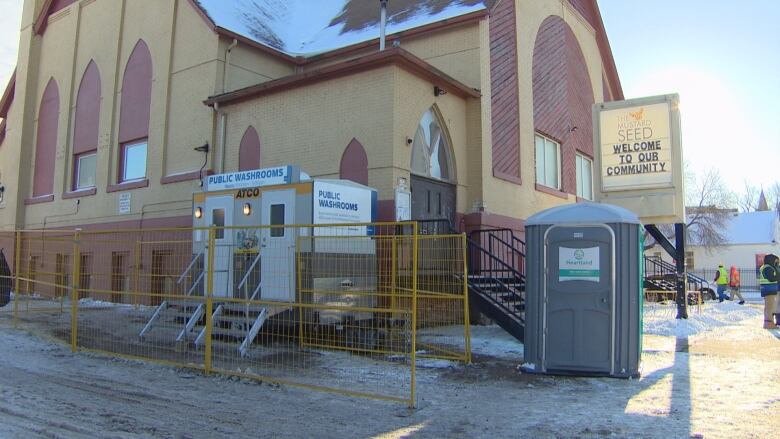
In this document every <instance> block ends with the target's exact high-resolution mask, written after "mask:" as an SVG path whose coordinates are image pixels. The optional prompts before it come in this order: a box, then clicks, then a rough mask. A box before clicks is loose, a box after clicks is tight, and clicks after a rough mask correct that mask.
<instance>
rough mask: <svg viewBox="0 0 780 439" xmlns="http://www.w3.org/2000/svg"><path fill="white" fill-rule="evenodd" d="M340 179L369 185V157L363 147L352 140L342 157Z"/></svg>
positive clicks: (355, 140)
mask: <svg viewBox="0 0 780 439" xmlns="http://www.w3.org/2000/svg"><path fill="white" fill-rule="evenodd" d="M339 178H342V179H344V180H352V181H354V182H355V183H360V184H363V185H368V156H367V155H366V150H365V149H364V148H363V145H361V144H360V142H358V141H357V139H352V141H351V142H349V145H347V149H345V150H344V154H342V156H341V164H340V165H339Z"/></svg>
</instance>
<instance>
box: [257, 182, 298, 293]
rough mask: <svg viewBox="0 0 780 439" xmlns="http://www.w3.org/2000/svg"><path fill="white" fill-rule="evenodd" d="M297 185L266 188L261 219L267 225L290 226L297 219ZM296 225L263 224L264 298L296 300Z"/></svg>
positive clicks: (262, 276) (262, 288) (261, 255)
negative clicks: (273, 188) (286, 187)
mask: <svg viewBox="0 0 780 439" xmlns="http://www.w3.org/2000/svg"><path fill="white" fill-rule="evenodd" d="M295 196H296V192H295V189H282V190H273V191H265V192H263V195H262V198H261V201H260V208H261V214H260V221H261V224H262V225H263V226H285V225H287V226H289V225H291V224H294V222H295V217H296V215H295ZM297 235H298V233H297V230H295V229H294V228H292V227H263V228H262V229H261V231H260V298H261V299H262V300H273V301H279V302H293V301H294V300H295V241H296V238H297Z"/></svg>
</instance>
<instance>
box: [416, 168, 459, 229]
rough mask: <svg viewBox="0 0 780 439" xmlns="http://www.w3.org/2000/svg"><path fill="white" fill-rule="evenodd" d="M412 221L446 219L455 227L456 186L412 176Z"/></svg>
mask: <svg viewBox="0 0 780 439" xmlns="http://www.w3.org/2000/svg"><path fill="white" fill-rule="evenodd" d="M411 190H412V219H413V220H417V221H419V220H437V219H446V220H449V221H450V224H452V225H453V226H455V185H454V184H449V183H445V182H443V181H437V180H431V179H428V178H424V177H419V176H416V175H412V177H411Z"/></svg>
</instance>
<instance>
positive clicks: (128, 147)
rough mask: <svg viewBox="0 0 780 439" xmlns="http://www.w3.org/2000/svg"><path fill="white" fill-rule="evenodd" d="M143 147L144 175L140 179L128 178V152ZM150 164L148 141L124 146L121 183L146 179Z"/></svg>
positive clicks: (139, 141) (143, 140) (138, 141)
mask: <svg viewBox="0 0 780 439" xmlns="http://www.w3.org/2000/svg"><path fill="white" fill-rule="evenodd" d="M141 145H143V147H144V158H145V161H144V173H143V175H142V176H140V177H133V178H127V152H128V151H129V150H131V149H133V148H138V147H140V146H141ZM148 163H149V141H148V139H142V140H136V141H134V142H128V143H125V144H122V169H121V174H120V183H125V182H130V181H139V180H144V179H146V174H147V171H148V169H147V165H148Z"/></svg>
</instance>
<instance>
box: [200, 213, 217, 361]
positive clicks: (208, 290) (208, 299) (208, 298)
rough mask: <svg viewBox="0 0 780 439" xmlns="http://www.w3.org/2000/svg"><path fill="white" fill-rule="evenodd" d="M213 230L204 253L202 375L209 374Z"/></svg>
mask: <svg viewBox="0 0 780 439" xmlns="http://www.w3.org/2000/svg"><path fill="white" fill-rule="evenodd" d="M215 242H216V240H215V230H214V227H213V226H212V227H209V240H208V243H209V244H208V249H207V250H206V253H207V255H208V263H207V264H206V349H205V352H204V358H203V368H204V373H205V374H206V375H208V374H209V373H210V372H211V332H212V331H213V328H212V321H211V315H212V314H213V313H214V309H213V308H214V302H213V301H212V297H211V294H212V292H213V290H214V245H215Z"/></svg>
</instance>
